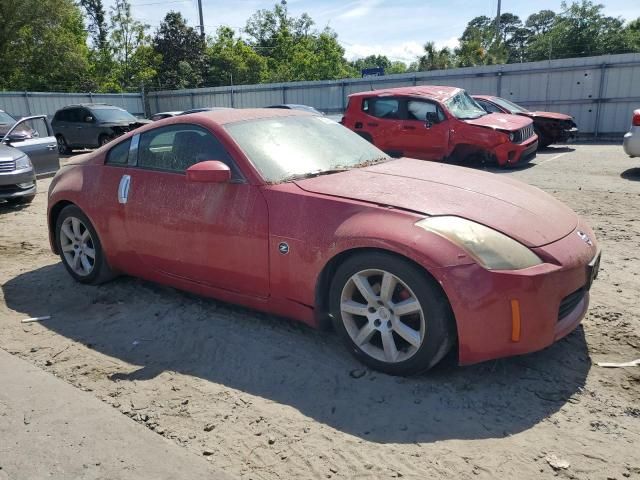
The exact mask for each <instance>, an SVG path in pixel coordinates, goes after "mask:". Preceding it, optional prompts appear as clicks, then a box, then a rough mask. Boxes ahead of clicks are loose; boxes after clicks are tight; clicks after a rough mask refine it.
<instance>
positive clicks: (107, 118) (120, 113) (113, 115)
mask: <svg viewBox="0 0 640 480" xmlns="http://www.w3.org/2000/svg"><path fill="white" fill-rule="evenodd" d="M92 111H93V114H94V115H95V116H96V118H97V119H98V120H100V121H101V122H114V123H115V122H129V123H131V122H137V121H138V119H137V118H136V117H134V116H133V115H131V114H130V113H129V112H127V111H126V110H123V109H121V108H117V107H113V108H94V109H92Z"/></svg>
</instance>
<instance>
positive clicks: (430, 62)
mask: <svg viewBox="0 0 640 480" xmlns="http://www.w3.org/2000/svg"><path fill="white" fill-rule="evenodd" d="M423 48H424V54H423V55H422V56H420V57H418V66H417V68H418V70H419V71H426V70H445V69H447V68H452V67H454V66H455V56H454V54H453V52H452V51H451V49H449V48H448V47H443V48H441V49H438V48H436V46H435V43H433V42H427V43H425V44H424V47H423Z"/></svg>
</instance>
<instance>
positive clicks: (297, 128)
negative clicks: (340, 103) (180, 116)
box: [225, 115, 390, 183]
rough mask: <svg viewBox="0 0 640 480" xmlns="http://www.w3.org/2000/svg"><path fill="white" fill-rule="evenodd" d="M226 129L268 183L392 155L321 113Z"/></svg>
mask: <svg viewBox="0 0 640 480" xmlns="http://www.w3.org/2000/svg"><path fill="white" fill-rule="evenodd" d="M225 130H227V132H228V133H229V135H231V137H232V138H233V139H234V140H235V141H236V143H237V144H238V145H239V146H240V148H242V150H243V151H244V153H245V154H246V155H247V157H249V160H251V162H252V163H253V164H254V165H255V167H256V168H257V169H258V171H259V172H260V174H261V175H262V177H263V178H264V179H265V180H266V181H267V182H268V183H282V182H286V181H290V180H295V179H299V178H308V177H313V176H317V175H323V174H328V173H333V172H336V171H342V170H349V169H351V168H357V167H362V166H366V165H371V164H374V163H379V162H384V161H387V160H389V159H390V158H389V157H388V156H387V155H385V154H384V152H382V151H381V150H378V148H376V147H375V146H373V145H372V144H370V143H369V142H367V141H366V140H364V139H363V138H362V137H360V136H359V135H358V134H356V133H354V132H352V131H351V130H348V129H346V128H345V127H343V126H342V125H340V124H339V123H337V122H334V121H333V120H330V119H328V118H325V117H319V116H306V115H305V116H291V117H272V118H265V119H261V120H252V121H246V122H238V123H232V124H229V125H225Z"/></svg>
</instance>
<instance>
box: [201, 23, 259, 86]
mask: <svg viewBox="0 0 640 480" xmlns="http://www.w3.org/2000/svg"><path fill="white" fill-rule="evenodd" d="M207 56H208V58H209V65H208V72H207V81H206V83H207V85H209V86H219V85H229V84H230V83H233V84H235V85H244V84H253V83H260V82H262V81H263V80H264V79H265V78H266V77H267V61H266V60H265V59H264V57H262V56H260V55H259V54H258V53H256V51H255V50H253V49H252V48H251V47H250V46H249V45H247V43H246V42H245V41H244V40H242V39H241V38H240V37H238V36H236V34H235V32H234V31H233V29H231V28H229V27H220V28H219V29H218V31H217V33H216V36H215V38H214V39H213V43H212V44H211V45H210V46H209V48H208V49H207Z"/></svg>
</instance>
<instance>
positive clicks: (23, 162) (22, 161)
mask: <svg viewBox="0 0 640 480" xmlns="http://www.w3.org/2000/svg"><path fill="white" fill-rule="evenodd" d="M32 166H33V165H31V159H30V158H29V157H28V156H27V155H23V156H21V157H18V158H17V159H16V170H22V169H25V168H31V167H32Z"/></svg>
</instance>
